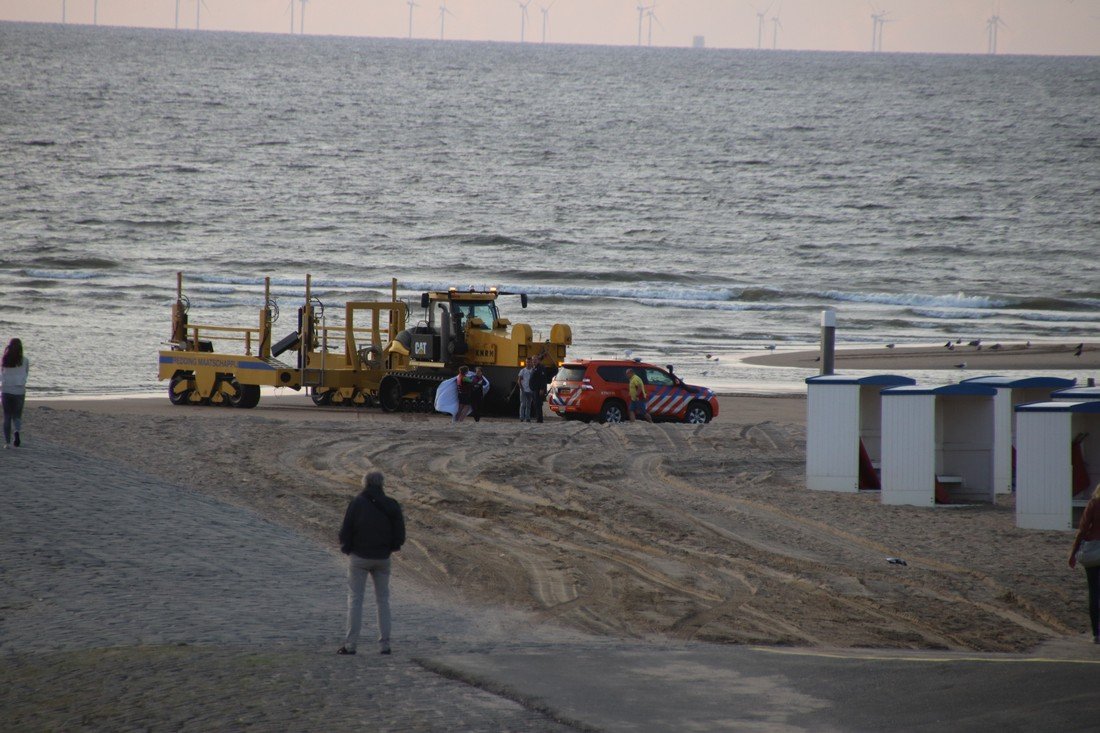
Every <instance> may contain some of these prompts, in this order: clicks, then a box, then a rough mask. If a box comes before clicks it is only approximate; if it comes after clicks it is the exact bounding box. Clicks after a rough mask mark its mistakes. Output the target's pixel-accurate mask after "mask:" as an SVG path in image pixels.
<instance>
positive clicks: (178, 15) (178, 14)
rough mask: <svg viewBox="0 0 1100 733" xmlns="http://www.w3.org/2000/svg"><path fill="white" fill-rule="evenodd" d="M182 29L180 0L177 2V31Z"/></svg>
mask: <svg viewBox="0 0 1100 733" xmlns="http://www.w3.org/2000/svg"><path fill="white" fill-rule="evenodd" d="M179 29H180V0H176V30H177V31H178V30H179Z"/></svg>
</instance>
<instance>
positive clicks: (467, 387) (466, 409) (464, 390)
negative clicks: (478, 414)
mask: <svg viewBox="0 0 1100 733" xmlns="http://www.w3.org/2000/svg"><path fill="white" fill-rule="evenodd" d="M455 391H456V392H458V412H456V413H455V414H454V417H453V418H452V419H451V422H462V421H463V419H465V417H466V416H467V415H468V414H470V410H472V409H473V407H472V405H471V400H470V394H471V393H472V392H473V388H472V386H471V384H470V369H469V368H468V367H467V366H466V365H465V364H464V365H462V366H460V367H459V368H458V375H457V376H456V377H455Z"/></svg>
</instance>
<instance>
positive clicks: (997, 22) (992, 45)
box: [985, 13, 1008, 55]
mask: <svg viewBox="0 0 1100 733" xmlns="http://www.w3.org/2000/svg"><path fill="white" fill-rule="evenodd" d="M1000 27H1004V28H1007V27H1008V24H1007V23H1005V22H1004V21H1003V20H1001V16H999V15H997V14H996V13H994V14H993V15H991V16H990V17H989V20H987V21H986V22H985V29H986V33H987V34H988V36H989V39H988V40H989V54H990V55H996V53H997V29H998V28H1000Z"/></svg>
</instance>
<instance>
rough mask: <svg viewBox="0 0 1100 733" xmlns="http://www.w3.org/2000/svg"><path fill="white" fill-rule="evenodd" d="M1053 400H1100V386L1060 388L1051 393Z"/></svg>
mask: <svg viewBox="0 0 1100 733" xmlns="http://www.w3.org/2000/svg"><path fill="white" fill-rule="evenodd" d="M1050 399H1052V400H1074V401H1075V402H1088V401H1090V400H1100V387H1069V388H1067V389H1058V390H1055V391H1053V392H1051V393H1050Z"/></svg>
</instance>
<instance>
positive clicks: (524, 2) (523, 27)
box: [516, 0, 531, 43]
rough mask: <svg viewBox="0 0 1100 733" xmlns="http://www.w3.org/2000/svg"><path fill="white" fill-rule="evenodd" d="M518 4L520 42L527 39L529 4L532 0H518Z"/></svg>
mask: <svg viewBox="0 0 1100 733" xmlns="http://www.w3.org/2000/svg"><path fill="white" fill-rule="evenodd" d="M516 4H517V5H519V42H520V43H524V42H526V40H527V6H528V5H530V4H531V0H516Z"/></svg>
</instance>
